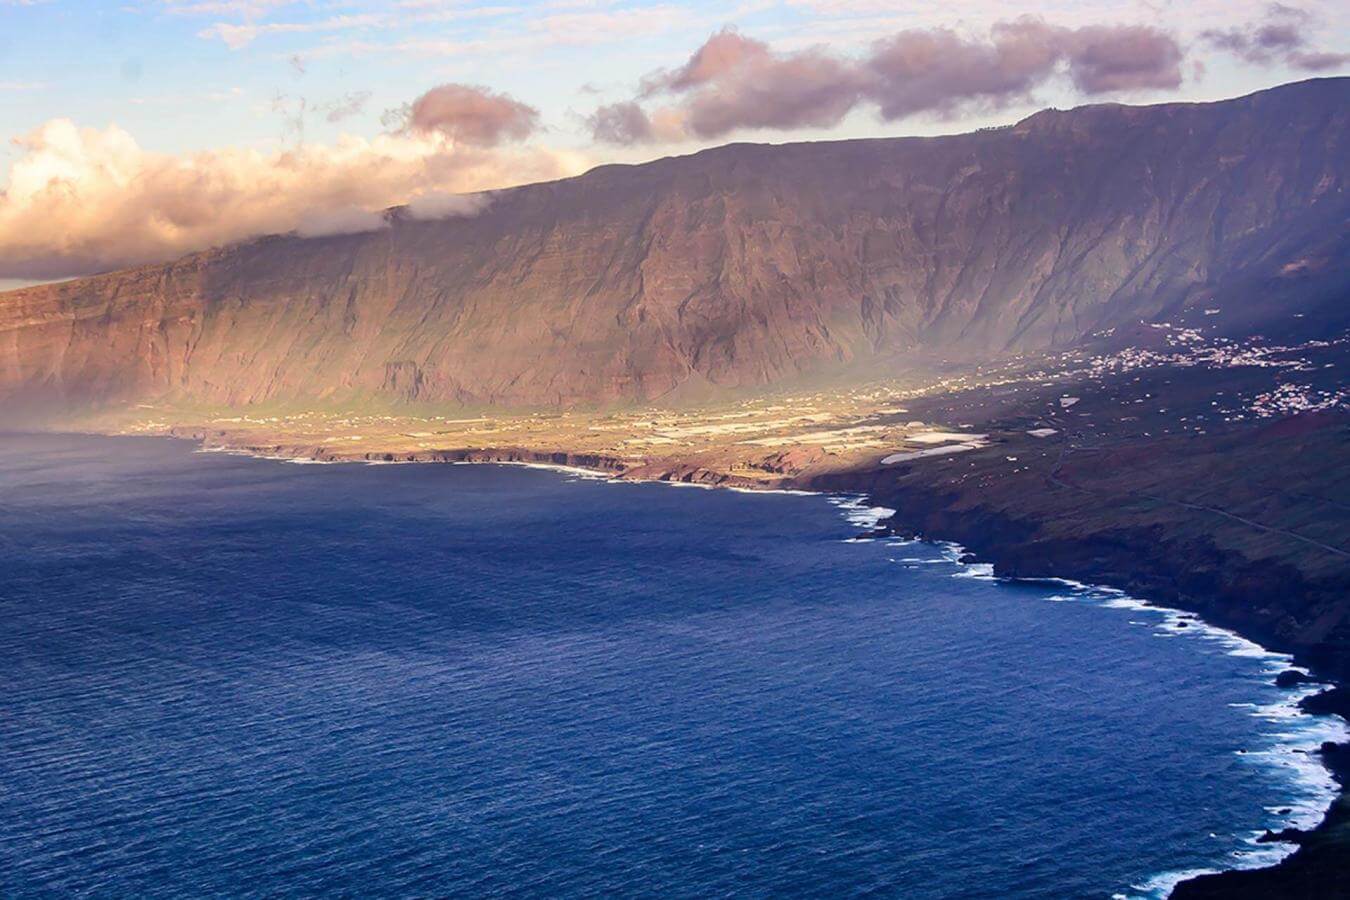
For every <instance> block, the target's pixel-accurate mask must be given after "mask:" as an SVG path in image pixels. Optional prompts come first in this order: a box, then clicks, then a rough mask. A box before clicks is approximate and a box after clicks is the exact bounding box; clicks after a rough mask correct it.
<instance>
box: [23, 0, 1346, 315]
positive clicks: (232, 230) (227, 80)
mask: <svg viewBox="0 0 1350 900" xmlns="http://www.w3.org/2000/svg"><path fill="white" fill-rule="evenodd" d="M1343 11H1344V10H1343V8H1342V9H1341V12H1342V13H1343ZM1336 13H1337V4H1336V3H1334V2H1327V0H1299V2H1296V3H1295V2H1290V3H1270V2H1267V0H1194V2H1175V0H1174V2H1169V0H1080V2H1069V0H1045V2H1038V3H1018V2H994V0H947V2H935V0H723V2H689V3H680V2H669V0H664V2H663V0H650V2H624V0H543V2H516V0H485V2H471V0H389V2H379V0H121V2H109V3H93V2H85V0H0V135H2V136H3V137H4V139H5V140H4V142H3V149H2V150H0V190H3V193H0V288H3V287H9V286H14V285H17V284H22V283H26V282H31V281H40V280H52V279H58V278H67V277H72V276H77V275H82V274H89V273H93V272H99V271H106V270H109V269H114V268H119V267H123V266H128V265H137V264H142V263H152V262H159V261H163V260H167V259H172V258H175V257H177V256H180V255H182V254H184V253H187V252H190V251H194V250H198V249H203V248H206V247H210V246H214V245H219V244H224V243H229V242H232V241H237V240H243V239H247V238H249V237H253V236H256V235H259V234H267V233H284V232H291V231H296V232H299V233H301V234H326V233H335V232H343V231H361V230H368V229H372V228H378V227H381V226H382V225H383V223H384V218H383V210H385V209H387V208H388V207H391V206H394V205H403V204H410V209H411V211H412V214H414V215H418V216H424V217H436V216H446V215H473V214H474V213H475V212H476V211H477V210H479V209H482V208H483V207H484V206H485V205H486V204H488V203H490V202H491V194H490V191H492V190H493V189H497V188H502V187H507V186H510V185H513V184H520V183H525V182H530V181H537V180H543V179H549V178H557V177H565V176H568V175H574V174H578V173H580V172H582V171H584V170H586V169H587V168H590V167H591V166H594V165H597V164H600V163H607V162H639V161H645V160H649V159H655V158H658V157H662V156H668V155H671V154H678V153H689V152H693V151H696V150H698V149H701V148H704V147H709V146H715V145H718V144H723V143H727V142H730V141H740V140H750V141H769V142H783V141H795V140H816V139H826V138H828V139H838V138H853V137H876V136H890V135H929V134H938V133H951V132H959V131H967V130H970V129H973V128H978V127H983V126H986V125H993V124H1003V123H1009V122H1014V121H1017V120H1018V119H1020V118H1023V117H1025V116H1026V115H1028V114H1030V113H1031V112H1034V111H1035V110H1037V109H1040V108H1043V107H1045V106H1058V107H1061V108H1063V107H1071V106H1075V105H1079V104H1083V103H1094V102H1128V103H1152V102H1163V101H1174V100H1181V101H1194V100H1213V99H1221V98H1225V97H1231V96H1237V95H1241V94H1244V93H1248V92H1251V91H1254V90H1259V89H1261V88H1265V87H1269V86H1272V85H1276V84H1280V83H1284V82H1288V81H1294V80H1299V79H1303V78H1309V77H1317V76H1328V75H1337V74H1347V73H1350V25H1347V24H1346V21H1345V18H1346V17H1345V16H1344V15H1343V14H1342V15H1340V16H1338V15H1336ZM483 192H488V193H483Z"/></svg>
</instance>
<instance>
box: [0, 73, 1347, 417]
mask: <svg viewBox="0 0 1350 900" xmlns="http://www.w3.org/2000/svg"><path fill="white" fill-rule="evenodd" d="M1348 124H1350V79H1323V80H1317V81H1311V82H1304V83H1301V84H1296V85H1289V86H1286V87H1282V88H1277V89H1274V90H1271V91H1266V92H1262V93H1260V94H1256V95H1252V96H1250V97H1245V98H1241V99H1238V100H1231V101H1226V102H1222V103H1214V104H1176V105H1165V106H1153V107H1127V106H1094V107H1085V108H1082V109H1078V110H1073V111H1068V112H1058V111H1046V112H1042V113H1039V114H1037V115H1034V116H1032V117H1030V118H1029V119H1026V120H1025V121H1023V122H1021V123H1020V124H1018V125H1016V126H1014V127H1012V128H1006V129H999V130H991V131H984V132H979V133H975V134H968V135H959V136H953V137H943V138H929V139H894V140H869V141H844V142H834V143H813V144H796V145H787V146H762V145H731V146H727V147H723V148H720V149H716V150H710V151H706V152H703V153H698V154H695V155H693V156H688V157H682V158H676V159H666V160H661V161H658V162H654V163H649V164H646V165H641V166H606V167H602V168H599V169H596V170H594V171H592V172H590V173H588V174H586V175H583V176H581V177H578V178H573V179H569V180H565V181H559V182H553V183H548V184H539V185H533V186H528V187H523V188H518V189H513V190H509V191H504V192H501V193H500V194H498V195H497V196H496V197H495V199H494V200H493V202H492V203H491V205H490V206H489V207H488V208H487V209H486V211H484V212H482V213H480V214H479V215H477V216H474V217H472V218H462V219H446V220H440V221H430V222H421V221H413V220H411V219H407V218H399V219H398V220H397V221H395V222H394V224H393V225H392V226H391V227H389V228H387V229H385V230H382V231H378V232H371V233H366V234H358V235H346V236H336V237H328V238H309V239H301V238H296V237H273V238H265V239H261V240H257V241H253V242H250V243H247V244H243V245H239V246H235V247H230V248H226V249H222V250H212V251H207V252H204V253H200V254H195V255H192V256H189V257H187V258H185V259H182V260H179V261H177V262H174V263H170V264H166V265H161V266H147V267H142V268H139V269H133V270H129V271H124V272H115V273H111V274H108V275H102V276H97V277H93V278H87V279H82V280H79V281H74V282H68V283H64V284H59V285H48V286H42V287H36V288H30V289H26V290H21V291H16V292H11V293H7V294H0V403H7V404H9V405H11V406H13V407H16V408H17V406H18V405H20V404H29V405H31V404H75V403H89V402H97V403H116V402H131V401H136V400H144V399H152V398H178V399H184V400H197V401H202V402H208V403H228V404H248V403H256V402H261V401H269V400H297V401H314V400H325V399H333V400H348V399H359V398H362V397H368V396H385V397H390V398H403V399H416V400H424V401H436V402H463V403H486V404H501V405H569V404H600V403H607V402H613V401H623V400H652V399H658V398H661V397H669V396H680V395H681V394H690V393H694V392H698V391H702V390H717V389H734V388H744V387H753V386H760V385H765V384H769V383H772V382H775V381H777V380H780V379H783V378H788V377H792V376H797V375H803V374H810V373H816V372H828V371H829V370H831V369H836V368H840V367H844V366H848V367H850V371H874V372H880V371H882V370H884V369H885V368H887V367H893V366H897V365H903V364H904V363H905V361H906V360H907V359H911V358H916V357H917V356H918V355H920V354H940V355H944V356H947V357H952V358H963V357H964V358H972V359H973V358H981V357H987V356H989V355H992V354H997V353H1002V352H1020V351H1024V350H1035V349H1041V348H1047V347H1051V346H1064V345H1070V344H1072V343H1074V342H1075V341H1078V340H1080V339H1082V338H1083V337H1084V336H1086V335H1088V334H1091V333H1092V332H1094V331H1097V330H1099V329H1104V328H1109V327H1112V326H1113V325H1117V324H1121V323H1130V322H1134V321H1136V320H1138V319H1141V318H1143V319H1154V318H1159V317H1162V318H1165V317H1167V316H1168V315H1169V314H1171V313H1174V312H1175V311H1176V310H1177V309H1179V308H1181V307H1183V306H1193V305H1199V304H1203V305H1221V306H1223V307H1224V308H1225V321H1227V322H1230V323H1232V325H1233V327H1242V328H1261V327H1265V325H1266V324H1268V323H1270V322H1274V321H1277V320H1280V319H1282V318H1284V317H1286V316H1287V315H1288V314H1289V313H1290V312H1292V311H1294V310H1295V309H1297V310H1299V311H1305V312H1315V313H1317V314H1319V315H1323V316H1331V317H1340V319H1344V317H1345V315H1346V313H1345V311H1344V309H1343V307H1344V304H1343V303H1340V302H1339V300H1340V299H1341V298H1343V296H1344V295H1343V293H1342V292H1343V290H1344V288H1345V286H1346V284H1347V283H1348V282H1350V274H1348V273H1350V236H1347V225H1346V223H1347V220H1348V219H1350V194H1347V190H1346V188H1347V178H1348V176H1350V139H1348V138H1350V128H1347V125H1348Z"/></svg>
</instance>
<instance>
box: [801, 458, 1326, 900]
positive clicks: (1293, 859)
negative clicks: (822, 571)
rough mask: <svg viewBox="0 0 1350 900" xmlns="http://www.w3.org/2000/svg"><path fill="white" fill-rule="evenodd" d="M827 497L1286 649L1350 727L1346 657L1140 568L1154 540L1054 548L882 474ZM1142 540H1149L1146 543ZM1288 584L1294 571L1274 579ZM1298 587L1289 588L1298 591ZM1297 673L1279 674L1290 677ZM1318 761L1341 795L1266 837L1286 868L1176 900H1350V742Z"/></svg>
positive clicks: (909, 528)
mask: <svg viewBox="0 0 1350 900" xmlns="http://www.w3.org/2000/svg"><path fill="white" fill-rule="evenodd" d="M810 486H811V487H814V488H816V489H820V490H827V491H850V492H858V493H864V494H866V495H867V496H868V497H869V499H870V502H872V503H873V504H874V505H878V506H886V507H889V508H893V509H895V510H897V512H896V515H895V516H894V517H893V518H892V519H891V520H890V521H889V522H887V523H883V524H882V525H881V526H880V527H879V529H878V530H879V532H881V533H884V534H888V535H895V536H899V537H905V538H918V537H922V538H926V539H930V540H942V541H951V542H954V543H957V544H960V545H961V546H962V547H963V548H965V549H966V551H967V553H968V554H969V555H970V559H971V561H978V562H985V563H989V564H992V565H993V568H994V574H995V575H996V576H1000V577H1009V578H1064V579H1068V580H1073V581H1082V582H1087V583H1092V584H1099V585H1103V586H1105V587H1113V588H1117V589H1119V590H1123V591H1125V592H1127V593H1129V594H1130V595H1131V596H1134V597H1137V598H1139V599H1142V600H1145V601H1151V602H1159V603H1162V604H1163V605H1166V606H1168V607H1171V608H1174V609H1180V610H1184V611H1187V612H1193V613H1196V614H1199V615H1201V616H1203V617H1204V619H1205V620H1206V621H1207V622H1210V623H1212V624H1215V625H1219V626H1221V627H1224V628H1227V629H1229V630H1231V631H1233V632H1235V633H1237V634H1239V635H1241V636H1242V637H1245V638H1248V639H1250V640H1253V641H1255V642H1257V643H1259V644H1260V645H1261V646H1263V647H1267V648H1269V649H1272V650H1276V651H1279V652H1287V653H1290V654H1292V655H1293V657H1294V659H1295V662H1296V663H1297V664H1299V665H1302V666H1306V667H1307V668H1308V669H1309V671H1311V672H1312V673H1313V678H1312V679H1311V680H1315V681H1317V682H1319V683H1326V684H1330V685H1332V687H1330V688H1329V689H1328V690H1326V691H1323V692H1322V693H1319V694H1316V695H1313V696H1311V697H1308V698H1307V699H1305V700H1303V701H1302V702H1301V703H1300V704H1299V706H1300V708H1301V709H1303V710H1304V711H1305V712H1307V713H1311V714H1322V715H1338V716H1340V717H1342V718H1344V719H1346V720H1347V721H1350V690H1347V688H1346V687H1345V678H1346V662H1347V661H1346V659H1345V658H1343V657H1340V656H1337V655H1332V654H1322V653H1315V652H1310V651H1309V648H1307V647H1305V646H1299V645H1298V644H1296V643H1294V642H1292V641H1290V640H1289V639H1288V638H1287V637H1285V636H1283V635H1281V634H1280V633H1279V631H1278V629H1277V628H1276V627H1275V626H1274V623H1272V622H1271V621H1263V618H1264V617H1260V616H1251V615H1244V614H1242V613H1241V612H1240V611H1238V610H1236V609H1234V608H1233V606H1232V604H1235V603H1237V602H1240V601H1241V599H1242V595H1241V594H1240V593H1237V592H1235V591H1233V590H1232V589H1230V588H1225V587H1223V586H1221V585H1219V584H1215V583H1206V582H1204V581H1197V580H1195V579H1191V578H1188V577H1187V573H1186V572H1185V570H1184V566H1179V565H1177V564H1176V563H1175V562H1168V561H1167V555H1166V554H1156V555H1155V556H1154V557H1153V558H1154V559H1155V560H1156V561H1157V562H1156V563H1155V564H1154V565H1152V566H1149V565H1146V564H1141V555H1140V553H1139V549H1140V548H1141V547H1143V546H1146V545H1147V543H1148V542H1150V541H1151V542H1153V545H1154V546H1155V547H1156V546H1157V543H1156V542H1157V537H1156V536H1155V535H1143V536H1141V535H1133V536H1131V535H1125V534H1122V535H1119V536H1118V537H1117V538H1116V539H1115V540H1112V541H1094V540H1091V539H1086V540H1082V541H1079V542H1074V541H1064V542H1061V543H1059V544H1058V545H1047V544H1046V543H1044V542H1039V541H1036V540H1035V539H1034V535H1035V533H1036V530H1037V529H1036V523H1034V522H1026V521H1018V520H1016V519H1013V518H1011V517H1007V516H1002V515H999V514H997V513H994V512H991V511H989V510H984V509H980V508H978V507H977V508H974V509H968V510H960V511H956V510H954V509H953V500H954V499H955V498H953V497H952V496H950V495H943V494H942V493H941V492H940V491H935V490H925V489H923V488H917V487H897V486H895V485H894V484H893V483H891V482H890V481H889V479H887V478H886V477H885V475H884V474H883V473H875V472H873V473H848V474H841V475H837V476H830V477H826V478H821V479H817V480H815V481H814V482H813V483H812V484H811V485H810ZM1141 538H1142V540H1141ZM1270 574H1271V577H1275V578H1282V577H1288V576H1289V573H1270ZM1248 585H1249V586H1248V587H1247V588H1246V590H1247V591H1249V592H1253V593H1249V594H1248V596H1247V599H1248V603H1249V604H1250V605H1255V601H1256V599H1257V597H1258V594H1257V593H1256V592H1259V591H1262V590H1265V589H1267V588H1273V587H1274V585H1273V584H1270V583H1267V582H1266V581H1265V580H1264V579H1262V580H1260V581H1256V582H1248ZM1300 587H1301V586H1300V585H1299V584H1298V582H1297V581H1294V582H1290V583H1286V584H1285V585H1284V588H1285V589H1286V590H1293V591H1296V590H1299V589H1300ZM1294 675H1297V673H1293V672H1291V673H1282V676H1281V677H1283V678H1285V679H1286V680H1293V678H1292V676H1294ZM1319 755H1320V758H1321V760H1322V762H1323V764H1324V765H1326V767H1327V768H1328V770H1329V771H1330V772H1331V774H1332V775H1333V777H1334V778H1335V779H1336V781H1337V782H1338V784H1339V785H1340V793H1339V795H1338V797H1337V798H1336V799H1335V800H1334V801H1333V803H1332V805H1331V807H1330V808H1329V809H1328V810H1327V813H1326V816H1325V817H1324V818H1323V820H1322V822H1321V823H1320V824H1319V825H1318V826H1317V827H1316V828H1313V829H1311V830H1308V831H1298V830H1297V829H1286V830H1285V831H1284V832H1282V833H1280V834H1279V835H1267V841H1273V840H1276V839H1278V840H1280V841H1283V842H1287V843H1295V844H1297V845H1298V849H1297V850H1296V851H1295V852H1294V853H1292V854H1290V855H1289V856H1287V857H1285V858H1284V859H1283V860H1281V861H1280V862H1279V863H1276V864H1275V865H1273V866H1268V867H1265V868H1261V869H1247V870H1241V869H1233V870H1227V871H1224V872H1219V873H1216V874H1211V875H1201V876H1197V877H1194V878H1191V879H1188V880H1187V881H1184V882H1181V883H1180V884H1178V885H1177V886H1176V888H1174V889H1173V891H1172V893H1171V895H1170V896H1171V897H1172V898H1174V900H1178V898H1180V900H1197V898H1199V900H1205V898H1233V897H1237V898H1243V897H1252V898H1265V900H1270V898H1281V897H1289V898H1314V897H1316V898H1330V897H1350V744H1335V743H1331V742H1327V743H1325V744H1323V745H1322V747H1321V750H1320V754H1319Z"/></svg>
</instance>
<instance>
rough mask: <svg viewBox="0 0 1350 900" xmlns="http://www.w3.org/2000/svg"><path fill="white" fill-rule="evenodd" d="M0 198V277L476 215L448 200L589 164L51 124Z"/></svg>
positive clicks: (436, 148) (23, 147)
mask: <svg viewBox="0 0 1350 900" xmlns="http://www.w3.org/2000/svg"><path fill="white" fill-rule="evenodd" d="M15 144H16V146H17V148H18V150H19V151H20V156H19V158H18V159H17V160H16V161H15V162H14V163H13V165H12V166H11V168H10V171H9V179H8V185H7V187H6V188H5V190H4V192H3V193H0V277H8V278H50V277H57V276H63V275H72V274H80V273H87V272H92V271H98V270H102V269H108V268H115V267H117V266H124V265H131V264H137V263H143V262H153V261H160V260H165V259H170V258H172V257H175V256H177V255H180V254H183V253H185V252H188V251H192V250H197V249H202V248H205V247H209V246H213V245H218V244H223V243H228V242H231V241H236V240H240V239H243V238H248V237H251V236H255V235H260V234H270V233H283V232H288V231H293V230H300V231H302V232H303V233H306V234H332V233H337V232H344V231H352V230H367V229H369V228H375V227H379V226H380V225H381V224H382V221H383V219H382V214H383V210H385V209H386V208H388V207H391V206H396V205H399V204H404V203H408V202H409V201H413V202H414V206H413V209H412V213H413V214H414V215H422V216H429V215H433V214H439V215H445V214H452V213H459V214H464V213H467V212H472V211H473V210H474V209H476V208H478V206H480V205H481V203H482V199H481V198H477V199H464V198H460V199H458V200H454V199H450V198H451V197H453V195H456V194H463V193H473V192H479V191H484V190H489V189H493V188H500V187H506V186H508V185H512V184H520V183H523V182H529V181H537V180H542V179H549V178H555V177H561V176H564V175H571V174H576V173H578V172H580V171H582V170H584V169H585V168H587V167H588V165H589V160H588V159H586V158H585V157H583V156H581V155H579V154H575V153H568V152H564V151H557V150H551V149H548V148H538V147H536V148H519V149H509V150H507V149H496V148H494V149H486V148H476V147H466V146H461V145H456V144H455V143H454V142H453V141H451V140H448V139H446V138H445V137H444V136H442V135H439V134H432V135H412V134H397V135H396V134H382V135H379V136H378V137H375V138H373V139H366V138H360V137H352V136H343V137H341V138H340V139H339V140H337V141H336V142H335V143H333V144H331V145H306V146H302V147H297V148H291V149H282V150H276V151H273V152H264V151H259V150H252V149H244V148H224V149H220V150H212V151H207V152H201V153H194V154H188V155H182V156H176V155H169V154H159V153H153V152H150V151H147V150H145V149H143V148H142V147H141V146H140V145H139V144H138V143H137V142H136V140H135V139H134V138H133V137H132V136H131V135H130V134H129V133H127V132H126V131H124V130H123V129H121V128H118V127H117V126H115V125H114V126H109V127H108V128H105V129H96V128H80V127H78V126H77V125H76V124H75V123H74V122H71V121H70V120H68V119H53V120H51V121H49V122H47V123H45V124H44V125H42V126H41V127H39V128H38V129H36V130H35V131H33V132H32V133H30V134H28V135H27V136H25V137H23V138H20V139H18V140H17V141H15Z"/></svg>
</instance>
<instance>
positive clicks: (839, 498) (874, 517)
mask: <svg viewBox="0 0 1350 900" xmlns="http://www.w3.org/2000/svg"><path fill="white" fill-rule="evenodd" d="M829 501H830V503H831V504H833V505H834V506H835V507H836V508H838V509H839V510H841V511H842V512H843V514H844V519H845V520H846V521H847V522H848V523H849V524H850V525H853V526H855V527H857V528H863V529H866V530H868V531H872V530H874V529H875V528H876V527H877V526H878V525H880V524H881V523H882V522H883V521H885V520H886V519H889V518H890V517H891V516H893V515H895V510H893V509H891V508H889V507H886V506H869V505H867V497H866V496H864V495H861V494H833V495H830V496H829Z"/></svg>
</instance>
